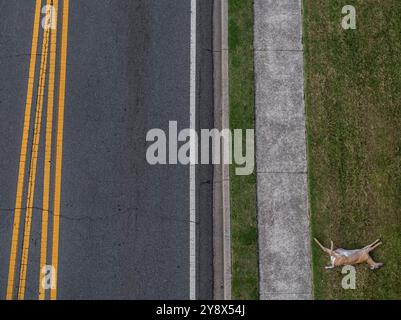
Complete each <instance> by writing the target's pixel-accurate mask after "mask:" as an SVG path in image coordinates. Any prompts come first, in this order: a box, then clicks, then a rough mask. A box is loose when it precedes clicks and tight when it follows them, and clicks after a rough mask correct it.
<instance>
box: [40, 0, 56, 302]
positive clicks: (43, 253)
mask: <svg viewBox="0 0 401 320" xmlns="http://www.w3.org/2000/svg"><path fill="white" fill-rule="evenodd" d="M53 8H54V16H53V17H52V18H54V19H55V20H56V22H55V23H54V25H55V26H57V14H58V0H53ZM52 24H53V23H52ZM56 51H57V29H55V30H54V29H52V30H51V39H50V63H49V66H50V70H49V89H48V100H47V116H46V146H45V163H44V174H43V204H42V208H43V210H42V233H41V240H40V271H39V275H40V276H39V300H44V299H45V297H46V289H45V287H44V285H43V284H42V270H43V268H44V267H45V266H46V264H47V263H46V258H47V234H48V226H49V199H50V175H51V153H52V132H53V107H54V78H55V73H56Z"/></svg>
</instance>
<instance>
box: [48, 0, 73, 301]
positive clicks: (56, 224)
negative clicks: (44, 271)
mask: <svg viewBox="0 0 401 320" xmlns="http://www.w3.org/2000/svg"><path fill="white" fill-rule="evenodd" d="M68 14H69V0H63V29H62V39H61V61H60V79H59V80H60V83H59V102H58V121H57V147H56V175H55V186H54V208H53V210H54V215H53V243H52V245H53V246H52V265H53V267H54V269H55V272H56V274H55V275H53V276H54V283H55V286H54V288H52V289H51V293H50V298H51V299H52V300H56V299H57V278H58V274H57V273H58V245H59V228H60V196H61V172H62V162H63V131H64V105H65V90H66V88H65V87H66V72H67V70H66V69H67V45H68Z"/></svg>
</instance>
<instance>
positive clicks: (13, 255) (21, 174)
mask: <svg viewBox="0 0 401 320" xmlns="http://www.w3.org/2000/svg"><path fill="white" fill-rule="evenodd" d="M40 7H41V0H36V8H35V18H34V24H33V33H32V45H31V59H30V65H29V76H28V89H27V98H26V104H25V117H24V128H23V134H22V142H21V153H20V159H19V169H18V183H17V194H16V200H15V212H14V223H13V235H12V240H11V251H10V261H9V271H8V282H7V294H6V299H7V300H11V299H12V298H13V292H14V279H15V265H16V261H17V248H18V238H19V229H20V221H21V207H22V194H23V190H24V180H25V169H26V156H27V148H28V138H29V127H30V121H31V109H32V96H33V86H34V81H35V67H36V54H37V48H38V40H39V25H40V9H41V8H40Z"/></svg>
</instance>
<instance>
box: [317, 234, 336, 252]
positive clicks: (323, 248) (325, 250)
mask: <svg viewBox="0 0 401 320" xmlns="http://www.w3.org/2000/svg"><path fill="white" fill-rule="evenodd" d="M314 240H315V241H316V243H317V244H318V245H319V247H320V248H322V250H323V251H324V252H326V253H327V254H328V255H332V254H333V247H334V243H333V241H331V249H329V248H326V247H324V246H323V245H322V244H321V243H320V242H319V240H317V239H316V238H314Z"/></svg>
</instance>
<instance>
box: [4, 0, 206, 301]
mask: <svg viewBox="0 0 401 320" xmlns="http://www.w3.org/2000/svg"><path fill="white" fill-rule="evenodd" d="M34 2H35V1H26V0H18V1H1V3H0V12H2V17H3V18H2V19H1V20H0V30H1V32H0V213H1V214H0V297H1V298H4V297H5V295H6V287H7V280H8V264H9V259H10V246H11V237H12V228H13V226H12V224H13V218H14V209H15V208H14V205H15V193H16V188H17V187H16V186H17V178H18V161H19V155H20V146H21V136H22V131H23V130H22V128H23V117H24V111H25V110H24V109H25V100H26V88H27V78H28V70H29V59H30V57H29V54H30V48H31V36H32V26H33V20H34V11H35V10H34V7H35V3H34ZM69 21H70V23H69V34H68V36H69V40H68V60H67V89H66V103H65V120H64V149H63V174H62V192H61V220H60V241H59V270H58V299H188V298H189V167H188V166H181V165H177V166H150V165H149V164H148V163H147V162H146V158H145V155H146V148H147V146H148V144H147V143H146V139H145V137H146V133H147V132H148V130H150V129H152V128H161V129H164V130H166V132H167V130H168V122H169V121H178V125H179V129H180V128H188V127H189V93H190V88H189V85H190V56H189V54H190V1H188V0H174V1H169V0H143V1H141V0H118V1H111V0H70V14H69ZM197 29H198V35H197V36H198V45H197V48H198V64H197V65H198V68H197V110H198V111H197V112H198V114H197V119H198V126H199V127H198V128H211V127H212V126H213V61H212V0H202V1H198V28H197ZM58 39H59V40H60V37H59V38H58ZM39 50H40V44H39ZM39 61H40V59H39ZM58 61H59V56H58ZM37 64H39V63H38V62H37ZM57 73H58V69H57ZM56 92H58V82H57V79H56ZM34 93H35V94H36V93H37V90H36V89H35V92H34ZM46 97H47V95H46ZM34 98H35V95H34ZM34 100H35V99H34ZM46 101H47V99H46ZM56 102H57V101H56ZM55 108H57V103H56V104H55ZM45 111H46V103H45V105H44V112H45ZM33 114H34V108H33ZM32 121H33V117H32ZM31 124H32V122H31ZM42 128H43V127H42ZM43 132H44V129H42V139H41V141H42V144H41V146H40V153H39V160H38V171H37V172H38V173H37V179H36V181H37V184H36V196H35V208H36V209H34V211H33V221H32V232H31V249H30V252H29V263H28V278H27V287H26V295H25V298H26V299H37V296H38V286H39V285H38V282H39V254H40V226H41V210H40V208H41V207H42V203H41V202H42V192H43V154H44V144H43V139H44V134H43ZM31 144H32V142H31V141H30V143H29V145H30V147H29V149H30V148H31ZM52 169H54V164H53V163H52ZM212 174H213V168H212V166H198V167H197V194H198V199H197V218H198V219H197V220H198V221H197V222H198V226H197V230H198V239H197V241H198V247H197V251H198V254H197V298H199V299H211V298H212V297H213V292H212V288H213V282H212V280H213V270H212V265H213V261H212V259H213V253H212V183H211V180H212ZM52 179H53V178H52ZM53 183H54V180H52V184H53ZM25 193H26V192H25ZM24 203H25V202H24ZM24 212H25V211H23V216H22V222H23V221H24ZM50 214H51V212H50ZM50 219H52V217H51V216H50ZM22 227H23V226H22V224H21V228H22ZM51 232H52V226H51V225H50V228H49V245H48V248H49V251H51V250H50V248H51V236H50V235H51ZM20 240H21V233H20ZM21 246H22V242H21V245H20V246H19V250H20V249H21ZM48 255H49V259H48V260H49V261H50V260H51V259H50V255H51V252H49V254H48ZM19 261H20V257H18V259H17V276H18V272H19V263H18V262H19ZM15 288H16V290H17V288H18V281H16V286H15ZM16 290H15V291H16Z"/></svg>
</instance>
